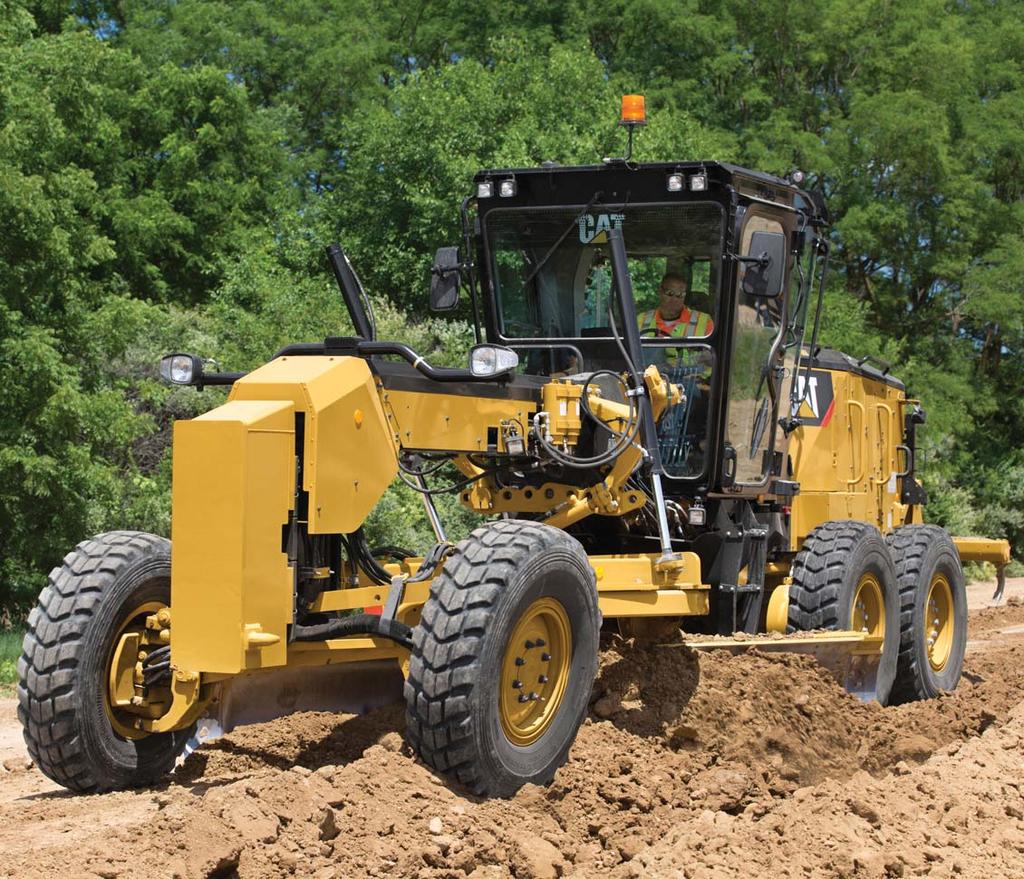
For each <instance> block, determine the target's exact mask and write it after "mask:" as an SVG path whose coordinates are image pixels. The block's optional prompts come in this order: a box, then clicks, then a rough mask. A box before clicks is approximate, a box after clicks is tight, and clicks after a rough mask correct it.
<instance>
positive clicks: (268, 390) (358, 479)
mask: <svg viewBox="0 0 1024 879" xmlns="http://www.w3.org/2000/svg"><path fill="white" fill-rule="evenodd" d="M422 396H430V395H422ZM231 399H232V400H291V401H292V402H293V403H294V405H295V407H296V408H297V410H298V411H300V412H303V413H305V416H306V422H305V443H304V457H305V468H304V471H303V476H302V484H303V487H304V488H305V489H306V491H308V492H309V510H310V516H309V531H310V533H311V534H339V533H345V534H347V533H349V532H352V531H355V530H356V528H358V527H359V526H360V525H362V524H363V522H364V521H365V520H366V517H367V516H368V515H369V513H370V511H371V510H372V509H373V507H374V506H375V505H376V503H377V501H379V500H380V498H381V496H382V495H383V494H384V491H385V489H386V488H387V487H388V485H390V484H391V481H392V480H393V479H394V478H395V475H396V474H397V473H398V461H397V457H396V454H395V447H394V445H393V442H392V437H391V431H390V430H389V428H388V425H387V419H386V418H385V416H384V409H383V408H382V406H381V401H380V397H379V396H378V394H377V387H376V384H375V382H374V380H373V375H372V373H371V372H370V368H369V366H368V365H367V364H366V361H365V360H363V359H362V358H359V357H327V356H315V357H279V358H278V359H277V360H273V361H271V362H270V363H268V364H266V365H265V366H261V367H260V368H259V369H257V370H255V371H253V372H251V373H249V375H247V376H246V377H245V378H243V379H241V380H240V381H238V382H236V383H235V386H234V388H233V389H232V391H231Z"/></svg>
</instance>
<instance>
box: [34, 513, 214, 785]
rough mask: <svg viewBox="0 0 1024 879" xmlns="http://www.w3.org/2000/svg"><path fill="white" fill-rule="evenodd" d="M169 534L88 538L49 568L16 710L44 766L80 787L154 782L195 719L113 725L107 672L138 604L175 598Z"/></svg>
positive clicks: (135, 533)
mask: <svg viewBox="0 0 1024 879" xmlns="http://www.w3.org/2000/svg"><path fill="white" fill-rule="evenodd" d="M170 600H171V544H170V541H169V540H165V539H164V538H162V537H157V536H156V535H153V534H144V533H142V532H138V531H110V532H107V533H105V534H100V535H98V536H96V537H94V538H92V539H91V540H84V541H82V542H81V543H79V544H78V546H77V547H75V549H74V550H73V551H72V552H70V553H68V554H67V555H66V556H65V557H64V561H63V564H62V565H61V566H60V567H59V568H54V569H53V570H52V571H51V572H50V577H49V581H48V583H47V585H46V587H45V588H44V589H43V591H42V593H40V596H39V602H38V604H37V605H36V607H35V608H34V609H33V610H32V612H31V613H30V614H29V618H28V631H27V632H26V633H25V640H24V642H23V644H22V655H21V658H20V659H19V660H18V718H19V720H20V721H21V725H22V728H23V730H24V735H25V744H26V745H27V746H28V751H29V754H30V755H31V757H32V759H33V760H34V761H35V763H36V765H37V766H38V767H39V769H40V770H41V771H42V772H43V774H44V775H46V776H47V777H49V778H51V779H53V780H54V781H55V782H57V783H58V784H60V785H63V786H64V787H66V788H68V789H69V790H73V791H77V792H80V793H94V792H98V791H107V790H117V789H122V788H129V787H138V786H141V785H147V784H152V783H153V782H155V781H156V780H157V779H159V778H160V777H161V776H163V775H165V774H167V773H168V772H170V771H171V769H172V768H173V767H174V762H175V760H176V759H177V757H178V755H179V754H180V753H181V751H182V750H183V749H184V747H185V743H186V742H187V741H188V738H189V736H190V735H191V734H192V730H193V729H194V728H195V726H194V725H193V726H191V727H190V728H188V729H184V730H178V731H176V732H169V733H160V734H153V735H146V736H143V737H140V738H133V739H128V738H125V737H123V736H121V735H119V734H118V733H117V732H115V730H114V728H113V726H112V722H111V716H110V714H109V709H108V705H107V702H108V693H107V684H106V681H107V675H108V673H109V666H108V663H109V659H110V656H111V653H112V651H113V647H114V641H115V639H116V638H117V636H118V633H119V632H120V631H121V629H122V628H123V626H124V625H125V623H126V622H128V621H129V620H130V619H131V618H132V611H133V610H134V609H136V608H141V607H144V606H146V605H154V604H162V605H165V606H167V605H169V604H170Z"/></svg>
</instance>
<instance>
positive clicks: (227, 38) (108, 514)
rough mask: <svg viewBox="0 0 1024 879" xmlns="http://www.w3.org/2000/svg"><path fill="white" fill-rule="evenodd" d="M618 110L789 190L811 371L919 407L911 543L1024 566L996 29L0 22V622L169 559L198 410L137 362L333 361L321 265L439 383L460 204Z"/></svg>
mask: <svg viewBox="0 0 1024 879" xmlns="http://www.w3.org/2000/svg"><path fill="white" fill-rule="evenodd" d="M626 91H640V92H644V93H646V95H647V96H648V105H649V109H650V115H651V119H652V124H651V125H649V126H648V128H647V129H645V130H644V131H643V132H642V135H641V137H640V139H639V141H638V153H639V156H640V158H642V159H662V158H677V157H683V158H692V157H705V158H714V159H723V160H731V161H738V162H741V163H743V164H748V165H751V166H754V167H759V168H762V169H764V170H767V171H773V172H780V173H781V172H786V171H788V170H790V169H792V168H794V167H801V168H804V169H806V170H807V171H809V172H810V173H811V175H812V180H813V181H814V182H815V183H816V184H817V185H819V186H821V187H822V188H823V189H824V191H825V192H826V193H827V196H828V199H829V203H830V206H831V208H832V210H833V212H834V215H835V218H836V225H835V232H834V237H835V244H836V259H835V260H834V268H835V271H834V274H833V283H832V285H831V288H830V290H829V294H828V302H829V312H828V318H827V324H826V328H825V335H826V340H827V341H828V342H830V343H832V344H835V345H837V346H839V347H842V348H844V349H846V350H849V351H851V352H856V353H860V354H874V355H877V356H881V357H884V358H886V359H888V360H890V361H893V362H894V363H896V364H898V367H897V370H898V372H899V374H901V375H902V376H904V377H905V378H906V379H907V380H908V381H909V383H910V386H911V389H912V391H913V392H914V393H915V394H916V395H918V396H919V397H920V398H921V399H922V400H924V401H925V404H926V407H927V409H928V412H929V416H930V421H929V426H928V429H927V433H926V435H925V443H926V451H927V455H926V460H925V465H926V467H927V483H928V487H929V488H930V490H931V493H932V497H933V499H934V502H933V504H932V505H931V507H930V515H931V517H932V518H934V519H936V520H937V521H941V522H944V523H948V524H949V525H950V527H953V528H955V529H956V530H958V531H984V532H987V533H989V534H992V535H1005V536H1009V537H1010V538H1011V539H1013V540H1015V541H1017V542H1018V543H1019V544H1020V545H1021V546H1024V512H1022V504H1021V501H1024V497H1022V495H1024V487H1022V486H1024V450H1021V449H1019V448H1018V441H1017V438H1018V437H1020V436H1024V432H1022V431H1024V359H1022V357H1021V356H1020V353H1019V352H1020V349H1021V345H1022V343H1024V318H1022V315H1024V311H1022V310H1021V308H1020V306H1019V302H1020V299H1021V296H1022V294H1024V202H1022V197H1024V6H1022V5H1021V4H1020V3H1019V2H1016V0H984V2H979V3H973V2H972V3H967V2H961V0H918V2H915V3H890V2H886V0H764V2H759V3H748V2H745V0H682V2H668V0H610V2H609V0H602V2H600V3H599V2H596V0H568V2H564V3H563V2H559V3H552V2H533V3H522V2H516V3H505V4H498V3H487V4H479V3H473V4H471V3H466V2H455V0H442V2H439V3H433V4H425V3H422V2H412V0H396V2H393V3H390V4H379V3H369V2H364V0H345V2H341V0H282V2H277V3H264V2H257V0H244V2H226V0H37V2H30V0H0V607H2V606H4V605H13V604H17V603H20V602H24V601H25V600H27V599H28V598H29V597H30V596H31V595H32V594H33V593H34V592H35V591H36V590H37V589H38V588H39V586H40V584H41V581H42V578H43V577H44V576H45V572H46V570H47V569H48V568H49V567H50V566H51V565H53V564H54V563H55V562H56V561H57V560H58V559H59V558H60V556H61V555H62V554H63V553H64V552H65V551H66V550H67V549H68V548H70V546H71V545H73V544H74V542H75V541H77V540H79V539H81V538H82V537H83V536H85V535H87V534H89V533H90V532H95V531H99V530H102V529H104V528H110V527H137V528H142V529H147V530H156V531H166V530H167V527H168V507H169V502H168V501H169V498H168V493H169V460H168V455H167V447H168V442H169V425H170V423H171V421H172V419H173V418H175V417H179V416H184V415H189V414H193V413H195V412H198V411H201V410H202V409H203V408H206V407H208V406H210V405H212V404H213V403H215V402H216V401H217V400H218V399H219V397H218V394H217V392H215V391H207V392H205V393H204V394H198V393H196V392H194V391H191V390H170V389H168V388H167V387H165V386H163V385H161V384H159V383H158V382H157V381H156V375H155V373H156V361H157V358H158V357H159V355H160V354H161V353H163V352H165V351H167V350H174V349H187V350H195V351H197V352H199V353H201V354H203V355H206V356H210V357H215V358H216V359H217V360H218V362H219V363H220V364H221V366H222V367H224V368H228V369H241V368H246V367H249V366H252V365H254V364H256V363H258V362H260V361H261V360H262V359H264V358H265V357H266V356H267V355H268V354H269V353H271V352H272V351H273V350H275V348H276V347H277V346H279V345H281V344H283V343H284V342H287V341H294V340H300V339H317V338H322V337H323V336H324V335H327V334H330V333H336V332H340V331H343V330H344V324H345V320H346V319H345V317H344V316H343V311H342V309H341V307H340V305H339V302H338V300H337V295H336V293H335V291H334V289H333V287H332V284H331V281H330V279H329V277H328V276H327V274H326V273H325V271H324V267H323V263H322V248H323V246H324V245H325V244H326V243H328V242H329V241H331V240H333V239H335V238H341V239H342V240H343V241H344V242H345V243H346V245H347V247H348V249H349V251H350V253H351V255H352V257H353V261H354V262H355V263H356V265H357V267H358V268H359V270H360V272H361V274H362V275H363V279H364V281H365V282H366V284H367V287H368V288H369V290H370V291H371V294H372V296H373V298H374V301H375V303H376V308H377V311H378V313H379V319H380V323H381V324H382V328H383V333H385V334H387V335H391V336H397V337H401V338H404V339H406V340H407V341H409V342H411V343H412V344H414V345H415V346H416V347H417V348H418V349H419V350H421V351H423V352H424V353H426V354H429V355H430V356H432V357H433V358H435V359H437V360H438V361H440V362H448V363H452V362H458V361H459V360H461V359H462V357H463V356H464V352H465V349H466V347H467V346H468V344H469V343H470V339H471V330H470V328H469V326H468V325H467V324H466V323H465V322H464V321H461V322H460V321H454V322H442V321H438V320H433V319H429V318H428V317H427V315H426V313H425V287H426V268H427V266H428V264H429V260H430V256H431V254H432V253H433V250H434V248H435V247H436V246H438V245H439V244H443V243H450V242H454V241H455V240H457V226H456V220H457V205H458V203H459V201H460V199H461V198H462V197H463V196H464V195H465V194H466V192H467V189H468V185H469V178H470V175H471V174H472V172H473V171H474V170H475V169H476V168H478V167H482V166H487V165H492V164H535V163H538V162H540V161H543V160H546V159H554V160H558V161H560V162H576V161H593V160H594V159H596V158H599V157H600V156H603V155H607V154H609V153H610V152H612V151H614V150H616V149H618V148H620V146H621V133H620V131H619V130H618V129H616V127H615V126H614V124H613V121H614V119H615V113H616V101H617V96H618V95H619V94H621V93H623V92H626ZM418 510H419V507H418V501H417V499H416V498H414V497H411V496H410V493H409V492H407V491H405V490H399V489H394V490H393V491H391V492H389V494H388V496H387V497H386V498H385V500H384V501H383V502H382V504H381V507H380V509H379V510H378V511H377V512H376V514H375V517H374V520H373V523H372V530H373V531H374V536H377V537H380V536H383V535H384V534H385V533H386V534H387V535H388V536H389V538H390V539H391V540H392V542H398V543H403V542H408V543H413V544H419V545H422V544H423V542H424V540H425V534H426V531H425V523H424V522H423V520H422V518H421V517H420V515H419V512H418ZM448 512H449V514H450V515H451V516H453V517H455V516H458V515H459V514H458V513H456V511H455V510H454V509H453V508H451V507H450V506H449V508H448ZM459 521H460V523H461V525H462V526H463V527H464V526H465V524H466V521H467V519H466V518H465V517H462V518H461V519H460V520H459Z"/></svg>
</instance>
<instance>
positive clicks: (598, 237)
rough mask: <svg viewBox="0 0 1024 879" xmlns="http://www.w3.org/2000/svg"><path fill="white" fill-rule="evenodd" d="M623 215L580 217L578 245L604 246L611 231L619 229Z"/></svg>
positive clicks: (624, 216)
mask: <svg viewBox="0 0 1024 879" xmlns="http://www.w3.org/2000/svg"><path fill="white" fill-rule="evenodd" d="M625 219H626V215H625V214H597V215H594V214H584V215H583V216H582V217H580V221H579V226H580V243H581V244H604V243H605V242H606V241H607V240H608V232H609V230H611V229H621V228H622V223H623V221H624V220H625Z"/></svg>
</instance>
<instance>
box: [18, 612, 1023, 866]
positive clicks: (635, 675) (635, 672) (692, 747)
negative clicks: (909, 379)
mask: <svg viewBox="0 0 1024 879" xmlns="http://www.w3.org/2000/svg"><path fill="white" fill-rule="evenodd" d="M990 617H991V615H990ZM1021 623H1024V608H1015V609H1012V610H1011V611H1007V612H1000V615H999V616H998V617H997V618H994V619H993V618H990V619H987V620H983V621H981V622H979V620H978V619H977V618H975V619H972V643H978V644H981V647H980V648H977V649H975V650H973V651H972V652H971V654H970V655H969V659H968V664H967V671H966V674H965V678H964V682H963V683H962V684H961V687H960V688H959V689H958V691H957V692H956V693H955V694H952V695H949V696H945V697H943V698H941V699H937V700H934V701H932V702H928V703H917V704H913V705H905V706H900V707H896V708H886V709H882V708H880V707H878V706H876V705H865V704H863V703H861V702H859V701H857V700H856V699H855V698H853V697H850V696H848V695H847V694H846V693H845V692H844V691H842V690H841V689H840V688H839V687H838V685H837V684H835V682H834V681H833V680H832V679H831V678H830V677H829V676H828V675H827V674H825V673H824V672H822V671H821V670H820V669H819V668H818V667H817V666H816V664H815V663H814V662H813V661H812V660H811V659H809V658H806V657H800V656H785V655H775V654H772V655H768V654H764V655H762V654H758V653H756V652H755V653H751V654H748V655H745V656H737V657H733V656H729V655H727V654H724V653H721V654H719V653H711V654H701V655H697V654H694V653H692V652H691V651H689V650H688V649H685V648H638V647H636V646H635V645H633V644H631V643H630V642H625V641H621V640H616V641H615V642H614V643H611V644H609V645H607V649H606V650H605V651H604V653H603V654H602V661H601V673H600V677H599V680H598V682H597V684H596V686H595V691H594V700H593V705H592V708H593V714H592V716H591V717H590V718H589V719H588V720H587V721H586V723H585V724H584V726H583V727H582V729H581V730H580V735H579V738H578V740H577V743H576V745H575V747H574V748H573V751H572V753H571V755H570V760H569V762H568V763H567V765H566V766H565V767H564V768H563V769H561V770H560V771H559V772H558V774H557V776H556V778H555V781H554V783H553V784H551V785H550V786H549V787H547V788H535V787H529V788H526V789H524V790H522V791H521V792H520V793H519V794H518V795H517V796H515V797H514V798H513V799H511V800H506V801H479V800H477V799H474V798H472V797H469V796H466V795H465V792H463V791H459V790H455V789H452V788H450V787H448V786H447V785H445V784H444V783H443V782H442V781H441V780H440V779H438V778H437V777H435V776H434V775H432V774H431V773H430V772H429V771H428V770H426V769H425V768H424V767H423V766H422V765H421V764H419V763H417V762H416V761H415V760H414V759H412V757H411V756H410V755H409V754H408V752H407V751H406V749H405V746H404V744H403V741H402V738H401V730H402V721H403V713H402V710H401V708H400V707H398V706H396V707H394V708H388V709H384V710H380V711H377V712H374V713H373V714H370V715H367V716H364V717H339V716H337V715H330V714H303V715H295V716H293V717H289V718H282V719H280V720H277V721H274V722H272V723H267V724H262V725H259V726H254V727H247V728H241V729H239V730H236V731H235V732H233V733H232V734H230V735H229V736H226V737H225V738H223V739H221V740H219V741H217V742H214V743H211V744H209V745H207V746H204V747H203V748H201V749H199V750H198V751H197V752H195V753H194V754H192V755H191V756H190V757H189V759H188V760H187V761H186V763H185V765H184V767H182V769H180V770H179V771H178V772H176V773H175V775H174V777H173V779H172V781H171V783H169V784H168V785H166V786H165V787H163V788H162V789H160V790H158V791H147V792H137V793H118V794H110V795H104V796H98V797H75V796H71V795H68V794H66V793H64V792H57V791H53V789H52V788H50V789H47V788H46V787H45V786H44V785H40V780H41V777H39V776H38V773H37V772H36V770H34V769H27V768H25V767H23V766H19V767H17V768H16V769H15V770H13V771H4V772H0V794H4V788H5V787H6V788H7V790H8V791H12V790H13V791H18V792H20V793H21V794H23V793H26V792H31V791H32V790H33V789H32V787H31V785H32V784H36V785H37V787H36V788H35V790H37V791H39V793H34V794H33V795H32V796H24V795H12V796H7V795H6V794H4V795H2V796H0V877H6V876H12V877H13V876H18V877H21V876H45V877H52V876H57V875H74V876H78V875H84V876H103V877H125V879H128V877H136V876H137V877H143V876H145V877H147V879H149V877H153V876H180V877H188V879H191V877H206V876H214V877H231V876H240V877H288V876H313V877H317V879H331V877H338V879H340V877H349V876H379V877H393V879H413V877H415V879H507V877H515V879H557V877H571V876H579V877H584V876H596V875H609V876H623V877H636V876H646V875H654V876H671V877H686V879H696V877H699V876H703V875H707V876H710V875H712V872H710V871H713V872H714V875H716V876H718V875H737V876H748V875H763V874H767V873H768V872H772V873H774V874H776V875H801V876H806V875H811V876H819V875H820V876H882V875H886V874H887V873H888V874H889V875H907V876H909V875H915V874H919V873H923V872H927V871H930V875H936V876H939V875H950V874H951V872H955V871H956V870H957V869H959V870H960V871H961V874H962V875H968V876H970V875H993V876H995V875H1015V874H1016V875H1024V847H1022V840H1024V826H1022V825H1021V815H1022V814H1024V812H1022V808H1024V804H1022V803H1021V793H1022V790H1021V787H1020V784H1021V781H1022V776H1021V773H1020V766H1021V758H1022V753H1021V747H1022V742H1024V708H1022V707H1021V700H1022V699H1024V638H1021V637H1020V636H1019V635H1012V634H1011V635H1007V634H1006V632H1008V631H1010V632H1012V631H1013V630H1014V627H1019V626H1020V625H1021ZM936 752H939V753H938V754H937V755H936ZM925 760H927V761H928V762H926V763H923V765H919V764H921V761H925ZM33 780H34V781H33ZM47 790H49V791H51V792H46V791H47ZM27 840H31V847H30V846H28V845H26V841H27ZM1000 853H1001V854H1000ZM1000 858H1002V860H1000ZM698 865H699V866H698ZM701 870H705V872H704V873H702V872H701ZM786 871H789V872H786ZM901 871H902V872H901ZM982 871H985V872H982Z"/></svg>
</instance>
